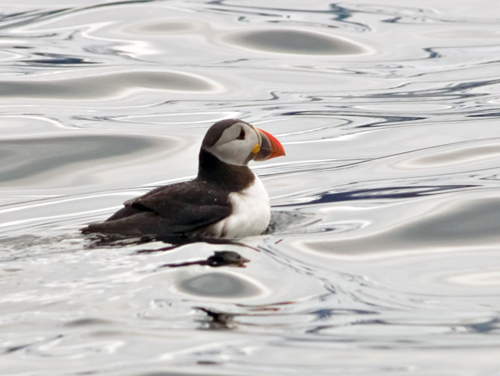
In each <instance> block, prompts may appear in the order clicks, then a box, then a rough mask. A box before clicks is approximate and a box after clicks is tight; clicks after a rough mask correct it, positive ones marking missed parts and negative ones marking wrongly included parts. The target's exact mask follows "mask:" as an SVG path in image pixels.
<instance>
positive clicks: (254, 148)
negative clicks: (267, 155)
mask: <svg viewBox="0 0 500 376" xmlns="http://www.w3.org/2000/svg"><path fill="white" fill-rule="evenodd" d="M259 151H260V145H259V144H255V146H254V147H253V149H252V153H254V154H257V153H258V152H259Z"/></svg>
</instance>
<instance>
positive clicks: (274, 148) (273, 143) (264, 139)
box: [254, 127, 285, 161]
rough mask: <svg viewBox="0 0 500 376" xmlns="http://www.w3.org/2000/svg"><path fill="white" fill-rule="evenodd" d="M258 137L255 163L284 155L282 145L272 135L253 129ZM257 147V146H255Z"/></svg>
mask: <svg viewBox="0 0 500 376" xmlns="http://www.w3.org/2000/svg"><path fill="white" fill-rule="evenodd" d="M254 128H255V130H256V131H257V133H258V134H259V136H260V140H261V141H260V145H259V146H260V147H258V148H257V149H258V150H256V152H255V158H254V160H255V161H265V160H267V159H271V158H276V157H281V156H284V155H285V149H283V145H281V143H280V142H279V141H278V139H277V138H276V137H274V136H273V135H272V134H270V133H267V132H266V131H263V130H262V129H259V128H257V127H254ZM256 146H257V145H256Z"/></svg>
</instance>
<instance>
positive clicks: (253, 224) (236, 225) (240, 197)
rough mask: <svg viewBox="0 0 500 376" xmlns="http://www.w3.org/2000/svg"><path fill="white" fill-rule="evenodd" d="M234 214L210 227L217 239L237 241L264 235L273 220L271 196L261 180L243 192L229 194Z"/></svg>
mask: <svg viewBox="0 0 500 376" xmlns="http://www.w3.org/2000/svg"><path fill="white" fill-rule="evenodd" d="M229 201H230V202H231V205H232V208H233V212H232V213H231V215H230V216H229V217H227V218H224V219H223V220H222V221H220V222H217V223H216V224H214V225H212V226H210V230H209V231H210V232H212V236H213V237H215V238H222V239H237V238H244V237H245V236H255V235H260V234H262V233H263V232H264V231H265V230H266V228H267V226H268V225H269V221H270V219H271V207H270V202H269V195H268V194H267V191H266V189H265V188H264V185H263V184H262V182H261V181H260V179H259V178H258V177H257V176H255V180H254V182H253V184H252V185H251V186H250V187H248V188H246V189H245V190H243V191H241V192H233V193H230V194H229Z"/></svg>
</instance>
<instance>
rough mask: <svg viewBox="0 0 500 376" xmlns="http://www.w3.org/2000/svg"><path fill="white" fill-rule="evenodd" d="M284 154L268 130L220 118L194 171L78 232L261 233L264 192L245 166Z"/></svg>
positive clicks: (266, 205)
mask: <svg viewBox="0 0 500 376" xmlns="http://www.w3.org/2000/svg"><path fill="white" fill-rule="evenodd" d="M284 155H285V150H284V149H283V146H282V145H281V143H280V142H279V141H278V140H277V139H276V138H275V137H274V136H273V135H271V134H269V133H267V132H265V131H263V130H262V129H259V128H257V127H254V126H253V125H251V124H249V123H246V122H244V121H242V120H237V119H226V120H221V121H218V122H216V123H215V124H213V125H212V126H211V127H210V129H209V130H208V131H207V134H206V135H205V138H204V139H203V142H202V144H201V149H200V154H199V166H198V176H197V177H196V178H194V179H193V180H191V181H186V182H182V183H176V184H170V185H166V186H163V187H159V188H156V189H153V190H152V191H150V192H148V193H146V194H144V195H142V196H140V197H137V198H134V199H131V200H128V201H126V202H125V203H124V207H123V208H121V209H120V210H118V211H117V212H116V213H115V214H113V215H112V216H111V217H109V218H108V219H107V220H105V221H104V222H100V223H92V224H90V225H88V226H87V227H85V228H82V229H81V231H82V232H83V233H99V234H104V235H116V236H121V237H153V238H183V239H194V240H196V239H238V238H243V237H246V236H254V235H260V234H262V233H263V232H264V231H265V230H266V228H267V227H268V225H269V221H270V218H271V208H270V202H269V196H268V194H267V191H266V190H265V188H264V185H263V184H262V182H261V181H260V179H259V178H258V177H257V176H256V175H255V174H254V173H253V172H252V170H251V169H250V168H249V167H248V163H249V162H250V161H265V160H268V159H271V158H275V157H280V156H284Z"/></svg>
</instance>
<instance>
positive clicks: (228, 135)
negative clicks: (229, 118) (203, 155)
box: [206, 122, 261, 166]
mask: <svg viewBox="0 0 500 376" xmlns="http://www.w3.org/2000/svg"><path fill="white" fill-rule="evenodd" d="M260 143H261V140H260V135H259V134H258V132H257V131H256V130H255V129H254V128H253V127H252V126H251V125H249V124H246V123H239V122H238V123H234V124H233V125H231V126H230V127H229V128H227V129H226V130H224V132H223V133H222V135H221V137H220V138H219V139H218V140H217V142H216V143H215V144H214V145H213V146H211V147H210V148H207V149H206V150H207V151H209V152H210V153H211V154H213V155H215V156H216V157H217V158H219V160H221V161H222V162H225V163H228V164H232V165H237V166H245V165H247V164H248V162H249V161H251V160H253V157H254V155H255V153H252V150H253V149H254V147H255V145H260Z"/></svg>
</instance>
